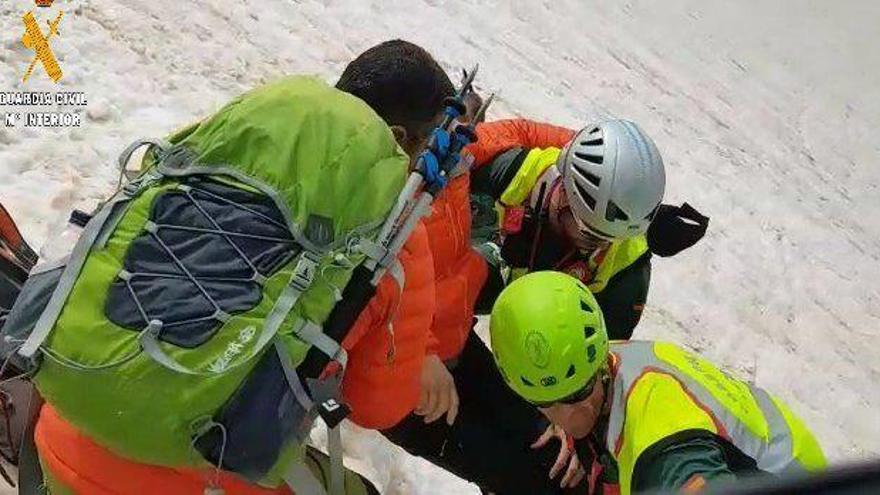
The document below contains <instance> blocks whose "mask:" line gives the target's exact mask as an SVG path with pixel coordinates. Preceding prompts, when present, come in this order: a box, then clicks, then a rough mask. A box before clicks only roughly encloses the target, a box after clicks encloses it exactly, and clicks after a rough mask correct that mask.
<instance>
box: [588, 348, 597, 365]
mask: <svg viewBox="0 0 880 495" xmlns="http://www.w3.org/2000/svg"><path fill="white" fill-rule="evenodd" d="M587 360H588V361H590V362H591V363H592V362H593V361H595V360H596V346H595V345H593V344H590V345H589V346H587Z"/></svg>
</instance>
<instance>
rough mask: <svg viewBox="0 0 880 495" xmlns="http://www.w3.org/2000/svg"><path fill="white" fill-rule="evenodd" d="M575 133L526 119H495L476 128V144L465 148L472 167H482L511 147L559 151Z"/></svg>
mask: <svg viewBox="0 0 880 495" xmlns="http://www.w3.org/2000/svg"><path fill="white" fill-rule="evenodd" d="M572 137H574V131H573V130H571V129H566V128H565V127H559V126H555V125H551V124H545V123H541V122H535V121H533V120H526V119H510V120H496V121H494V122H484V123H482V124H478V125H477V142H476V143H473V144H471V145H469V146H468V147H467V148H466V149H467V151H469V152H470V153H471V154H472V155H474V168H479V167H482V166H483V165H485V164H487V163H489V162H490V161H492V159H494V158H495V157H496V156H498V154H499V153H503V152H505V151H507V150H509V149H511V148H549V147H557V148H562V147H563V146H565V145H566V144H567V143H568V142H569V141H571V138H572Z"/></svg>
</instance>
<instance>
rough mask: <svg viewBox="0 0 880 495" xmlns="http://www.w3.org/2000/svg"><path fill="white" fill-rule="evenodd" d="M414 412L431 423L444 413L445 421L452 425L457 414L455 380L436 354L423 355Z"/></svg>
mask: <svg viewBox="0 0 880 495" xmlns="http://www.w3.org/2000/svg"><path fill="white" fill-rule="evenodd" d="M415 413H416V414H418V415H419V416H424V417H425V423H433V422H434V421H437V420H438V419H440V417H441V416H443V415H444V414H446V423H447V424H449V425H452V423H454V422H455V417H456V416H458V392H457V391H456V389H455V380H454V379H453V378H452V374H450V373H449V370H448V369H446V365H444V364H443V361H441V360H440V358H438V357H437V356H436V355H434V354H431V355H428V356H426V357H425V364H423V365H422V395H421V397H420V398H419V405H418V407H416V410H415Z"/></svg>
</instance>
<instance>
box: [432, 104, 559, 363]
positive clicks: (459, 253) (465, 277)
mask: <svg viewBox="0 0 880 495" xmlns="http://www.w3.org/2000/svg"><path fill="white" fill-rule="evenodd" d="M572 136H574V132H573V131H571V130H569V129H565V128H562V127H556V126H553V125H549V124H539V123H537V122H532V121H529V120H523V119H517V120H500V121H496V122H490V123H482V124H479V125H478V126H477V137H478V138H479V140H478V141H477V142H476V143H474V144H472V145H470V146H468V147H467V148H466V151H467V152H469V153H471V154H472V155H473V156H474V167H480V166H482V165H484V164H485V163H487V162H489V161H490V160H491V159H492V158H494V157H495V156H497V155H498V154H499V153H502V152H504V151H507V150H508V149H511V148H515V147H521V148H538V147H540V148H544V147H549V146H560V147H561V146H563V145H565V144H566V143H567V142H568V141H570V140H571V138H572ZM425 224H426V226H427V228H428V237H429V239H430V242H431V252H432V253H433V255H434V272H435V275H436V277H437V278H436V283H435V285H436V287H437V312H436V315H435V316H434V323H433V325H432V327H431V337H430V340H429V343H428V352H429V353H433V354H437V356H438V357H439V358H440V359H443V360H447V359H451V358H455V357H457V356H458V355H459V354H461V350H462V348H463V347H464V344H465V342H466V341H467V336H468V333H469V332H470V331H471V328H472V325H473V322H472V320H473V316H474V304H476V301H477V297H478V296H479V294H480V290H481V289H482V287H483V284H484V283H485V281H486V276H487V274H488V269H487V267H486V262H485V261H484V260H483V258H482V256H480V255H479V254H478V253H477V252H476V251H474V249H472V248H471V209H470V176H469V175H468V174H464V175H460V176H458V177H456V178H454V179H452V180H451V181H450V182H449V184H448V185H447V186H446V188H445V189H444V190H443V192H442V193H441V194H440V195H439V196H438V197H437V198H436V199H435V200H434V203H433V208H432V212H431V216H430V217H429V218H428V219H427V220H426V221H425Z"/></svg>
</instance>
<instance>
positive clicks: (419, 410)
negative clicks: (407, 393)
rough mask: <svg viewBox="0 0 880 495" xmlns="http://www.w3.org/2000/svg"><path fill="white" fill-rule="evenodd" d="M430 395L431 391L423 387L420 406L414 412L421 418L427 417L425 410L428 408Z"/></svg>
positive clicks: (420, 394)
mask: <svg viewBox="0 0 880 495" xmlns="http://www.w3.org/2000/svg"><path fill="white" fill-rule="evenodd" d="M430 393H431V391H430V389H428V388H426V387H422V390H421V392H420V393H419V405H418V406H416V408H415V410H414V411H413V412H414V413H416V414H418V415H419V416H424V415H425V409H426V408H427V407H428V398H429V396H430Z"/></svg>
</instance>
